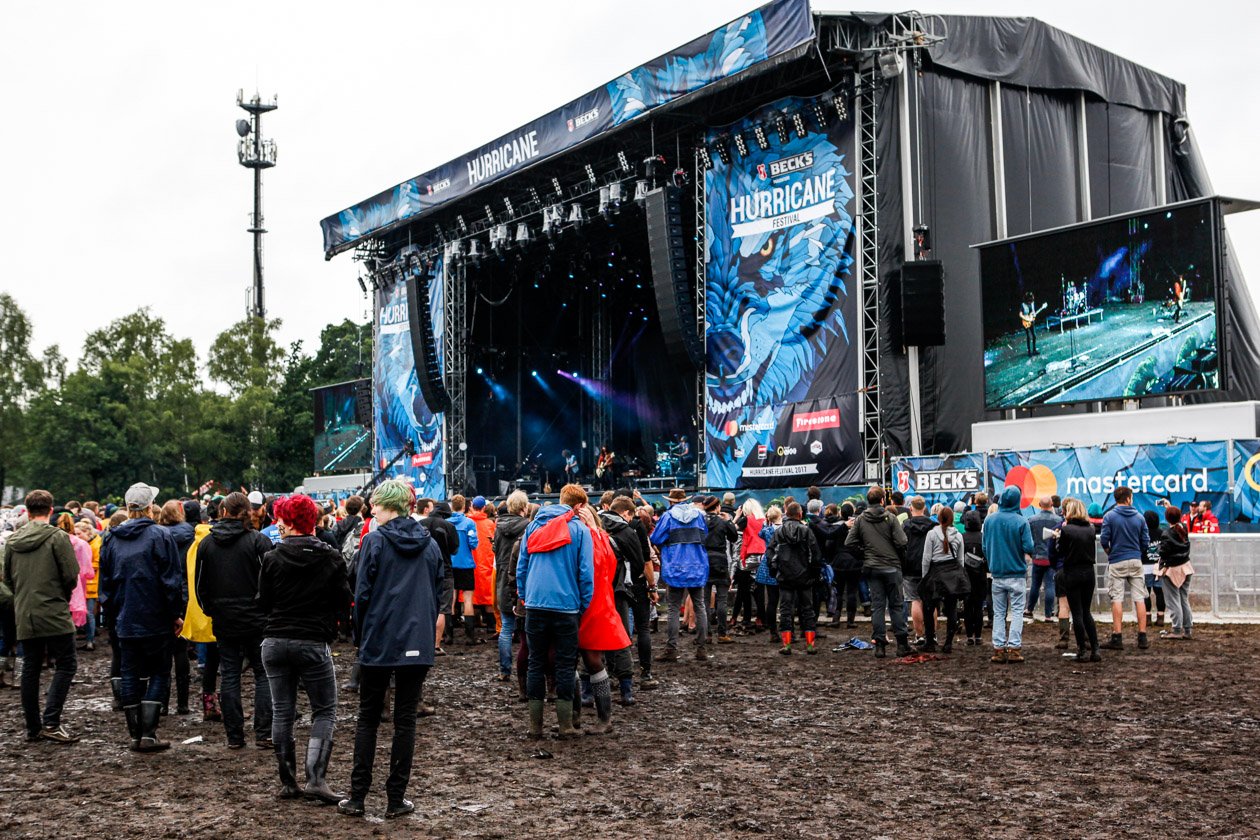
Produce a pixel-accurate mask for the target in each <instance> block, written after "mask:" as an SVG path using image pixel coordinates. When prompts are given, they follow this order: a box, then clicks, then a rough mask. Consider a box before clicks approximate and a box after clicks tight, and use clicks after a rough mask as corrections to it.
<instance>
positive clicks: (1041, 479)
mask: <svg viewBox="0 0 1260 840" xmlns="http://www.w3.org/2000/svg"><path fill="white" fill-rule="evenodd" d="M1006 486H1007V487H1018V488H1019V506H1020V507H1021V508H1026V507H1028V506H1029V505H1035V504H1036V503H1037V499H1039V498H1040V497H1042V496H1053V495H1054V494H1055V493H1057V492H1058V491H1059V482H1058V480H1057V479H1055V477H1054V473H1052V472H1051V471H1050V468H1049V467H1047V466H1043V465H1041V464H1036V465H1034V466H1031V467H1011V471H1010V472H1008V473H1007V474H1006Z"/></svg>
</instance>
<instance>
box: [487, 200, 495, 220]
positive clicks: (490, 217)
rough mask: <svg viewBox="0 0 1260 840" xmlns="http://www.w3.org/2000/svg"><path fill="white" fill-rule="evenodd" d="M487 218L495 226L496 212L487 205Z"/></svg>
mask: <svg viewBox="0 0 1260 840" xmlns="http://www.w3.org/2000/svg"><path fill="white" fill-rule="evenodd" d="M486 218H487V219H488V220H489V221H490V223H491V224H494V211H493V210H491V209H490V205H489V204H487V205H486Z"/></svg>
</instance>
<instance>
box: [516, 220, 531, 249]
mask: <svg viewBox="0 0 1260 840" xmlns="http://www.w3.org/2000/svg"><path fill="white" fill-rule="evenodd" d="M516 244H517V245H528V244H529V225H527V224H525V223H524V222H521V223H520V224H519V225H517V226H516Z"/></svg>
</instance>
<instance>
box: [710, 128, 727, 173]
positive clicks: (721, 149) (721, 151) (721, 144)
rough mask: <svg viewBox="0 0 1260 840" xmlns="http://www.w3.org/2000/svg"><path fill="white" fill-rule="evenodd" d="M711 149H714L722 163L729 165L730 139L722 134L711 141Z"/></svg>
mask: <svg viewBox="0 0 1260 840" xmlns="http://www.w3.org/2000/svg"><path fill="white" fill-rule="evenodd" d="M713 150H714V151H716V152H717V154H718V157H719V158H721V159H722V163H724V164H726V165H727V166H730V165H731V141H730V138H729V137H728V136H727V135H725V134H723V135H722V136H721V137H719V138H718V139H717V140H715V141H714V142H713Z"/></svg>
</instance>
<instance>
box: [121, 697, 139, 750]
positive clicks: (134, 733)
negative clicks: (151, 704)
mask: <svg viewBox="0 0 1260 840" xmlns="http://www.w3.org/2000/svg"><path fill="white" fill-rule="evenodd" d="M123 714H124V716H125V717H126V719H127V734H128V735H129V736H130V737H131V749H132V751H133V752H139V751H140V704H139V703H137V704H136V705H134V706H124V707H123Z"/></svg>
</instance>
